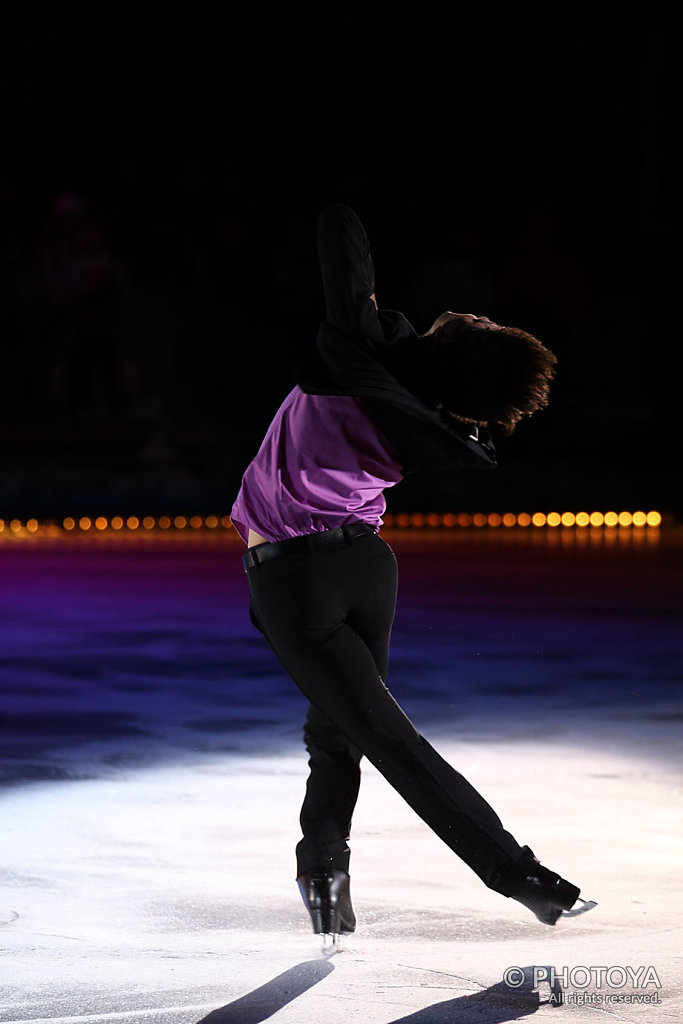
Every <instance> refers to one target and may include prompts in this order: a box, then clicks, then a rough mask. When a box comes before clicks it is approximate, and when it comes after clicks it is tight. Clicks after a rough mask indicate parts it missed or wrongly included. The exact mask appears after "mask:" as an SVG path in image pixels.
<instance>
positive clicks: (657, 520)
mask: <svg viewBox="0 0 683 1024" xmlns="http://www.w3.org/2000/svg"><path fill="white" fill-rule="evenodd" d="M647 525H648V526H661V525H662V517H661V515H660V513H659V512H648V514H647Z"/></svg>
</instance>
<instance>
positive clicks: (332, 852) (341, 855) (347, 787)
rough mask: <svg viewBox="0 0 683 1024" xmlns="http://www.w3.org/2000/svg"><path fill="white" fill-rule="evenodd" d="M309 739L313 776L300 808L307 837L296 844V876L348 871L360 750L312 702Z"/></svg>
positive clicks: (308, 717) (306, 732)
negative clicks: (335, 870) (332, 870)
mask: <svg viewBox="0 0 683 1024" xmlns="http://www.w3.org/2000/svg"><path fill="white" fill-rule="evenodd" d="M304 739H305V742H306V749H307V750H308V753H309V755H310V756H309V761H308V764H309V768H310V774H309V777H308V781H307V783H306V796H305V797H304V802H303V805H302V807H301V817H300V822H301V831H302V833H303V839H302V840H301V841H300V842H299V844H298V845H297V848H296V863H297V872H296V875H297V878H299V877H300V876H301V875H303V874H310V873H311V872H315V871H320V870H326V871H329V870H330V869H334V868H336V869H338V870H340V871H345V872H346V873H347V874H348V871H349V856H350V850H349V847H348V840H349V835H350V833H351V818H352V816H353V810H354V807H355V806H356V800H357V799H358V789H359V786H360V766H359V762H360V759H361V752H360V750H358V748H357V747H354V746H353V744H351V743H349V741H348V739H347V738H346V736H345V735H344V734H343V733H341V732H340V731H339V729H338V728H337V727H336V725H334V724H333V723H332V722H331V721H330V720H329V719H328V718H326V717H325V715H323V714H322V713H321V712H320V711H319V710H318V709H317V708H316V707H315V706H314V705H313V704H311V705H309V709H308V714H307V715H306V723H305V725H304Z"/></svg>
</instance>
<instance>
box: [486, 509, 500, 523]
mask: <svg viewBox="0 0 683 1024" xmlns="http://www.w3.org/2000/svg"><path fill="white" fill-rule="evenodd" d="M486 521H487V523H488V524H489V526H500V524H501V523H502V522H503V517H502V516H500V515H498V513H497V512H491V513H490V514H489V516H488V518H487V520H486Z"/></svg>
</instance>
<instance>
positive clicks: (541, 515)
mask: <svg viewBox="0 0 683 1024" xmlns="http://www.w3.org/2000/svg"><path fill="white" fill-rule="evenodd" d="M531 522H532V523H533V524H534V526H545V524H546V517H545V512H534V514H533V515H532V517H531Z"/></svg>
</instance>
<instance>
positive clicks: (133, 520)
mask: <svg viewBox="0 0 683 1024" xmlns="http://www.w3.org/2000/svg"><path fill="white" fill-rule="evenodd" d="M139 525H140V520H139V519H138V517H137V516H128V518H127V519H126V526H127V527H128V529H129V530H137V528H138V526H139Z"/></svg>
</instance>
